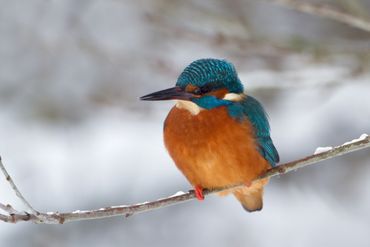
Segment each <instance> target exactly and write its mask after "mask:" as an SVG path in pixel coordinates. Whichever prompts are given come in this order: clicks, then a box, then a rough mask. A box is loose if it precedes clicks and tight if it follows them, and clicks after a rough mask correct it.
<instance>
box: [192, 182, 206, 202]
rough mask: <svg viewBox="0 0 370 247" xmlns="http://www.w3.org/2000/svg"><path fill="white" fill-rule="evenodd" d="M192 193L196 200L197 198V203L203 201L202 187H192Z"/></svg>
mask: <svg viewBox="0 0 370 247" xmlns="http://www.w3.org/2000/svg"><path fill="white" fill-rule="evenodd" d="M194 193H195V196H196V198H197V199H198V200H199V201H203V200H204V195H203V188H202V187H200V186H195V187H194Z"/></svg>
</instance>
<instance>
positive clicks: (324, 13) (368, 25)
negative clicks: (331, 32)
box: [265, 0, 370, 32]
mask: <svg viewBox="0 0 370 247" xmlns="http://www.w3.org/2000/svg"><path fill="white" fill-rule="evenodd" d="M265 1H268V2H272V3H276V4H279V5H283V6H285V7H288V8H291V9H295V10H297V11H300V12H304V13H308V14H312V15H317V16H321V17H324V18H328V19H332V20H335V21H338V22H341V23H345V24H347V25H349V26H351V27H355V28H358V29H361V30H363V31H366V32H370V21H368V20H365V19H363V18H360V17H357V16H354V15H351V14H349V13H346V12H343V11H341V10H338V9H336V8H334V7H332V6H329V5H326V4H314V3H307V2H300V1H296V0H265Z"/></svg>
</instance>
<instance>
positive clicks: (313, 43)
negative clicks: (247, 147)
mask: <svg viewBox="0 0 370 247" xmlns="http://www.w3.org/2000/svg"><path fill="white" fill-rule="evenodd" d="M310 2H321V3H322V2H325V3H329V4H331V5H333V6H335V7H337V8H340V9H343V10H345V11H346V12H349V13H351V14H353V15H356V16H360V17H362V18H365V19H366V18H367V19H369V10H370V1H369V0H355V1H350V0H337V1H334V0H333V1H310ZM0 6H1V8H0V155H1V156H2V158H3V162H4V164H5V166H6V167H7V169H8V171H9V173H10V174H11V175H12V176H13V179H14V180H15V182H16V183H17V184H18V186H19V188H20V189H21V191H22V192H23V193H24V195H25V196H26V197H27V199H28V200H29V201H30V203H31V204H33V206H34V207H35V208H37V209H38V210H41V211H61V212H63V211H71V210H75V209H92V208H100V207H102V206H109V205H117V204H130V203H136V202H142V201H149V200H153V199H157V198H159V197H164V196H168V195H171V194H173V193H175V192H177V191H179V190H184V191H186V190H188V189H190V186H189V185H188V183H187V181H186V180H185V178H184V177H183V176H182V175H181V174H180V172H179V171H177V169H176V168H175V166H174V165H173V163H172V161H171V160H170V158H169V156H168V154H167V152H166V150H165V148H164V145H163V142H162V123H163V120H164V118H165V116H166V114H167V112H168V111H169V109H170V107H171V106H172V104H173V103H172V102H140V101H139V100H138V98H139V97H140V96H142V95H144V94H147V93H150V92H152V91H155V90H160V89H164V88H167V87H170V86H173V85H174V83H175V82H176V79H177V76H178V75H179V74H180V73H181V71H182V70H183V68H184V67H185V66H186V65H188V64H189V63H190V62H192V61H193V60H195V59H199V58H205V57H215V58H226V59H228V60H230V61H231V62H233V63H234V64H235V66H236V68H237V70H238V71H239V75H240V78H241V79H242V81H243V82H244V84H245V88H246V91H247V93H249V94H251V95H253V96H255V97H256V98H258V99H259V100H260V101H261V102H262V103H263V104H264V106H265V108H266V110H267V112H268V113H269V115H270V123H271V127H272V138H273V140H274V142H275V144H276V146H277V148H278V150H279V152H280V156H281V158H282V162H286V161H290V160H293V159H297V158H301V157H304V156H306V155H310V154H312V153H313V152H314V150H315V149H316V147H318V146H333V145H340V144H342V143H344V142H345V141H348V140H351V139H354V138H357V137H359V136H360V135H361V134H362V133H368V134H370V111H369V106H370V97H369V95H370V33H366V32H365V31H361V30H357V29H354V28H352V27H349V26H346V25H343V24H340V23H337V22H334V21H331V20H327V19H325V18H319V17H317V16H312V15H308V14H302V13H299V12H296V11H292V10H289V9H287V8H284V7H281V6H277V5H273V4H270V3H268V2H265V1H257V0H255V1H252V0H232V1H221V0H218V1H211V0H207V1H195V0H194V1H180V0H175V1H170V0H156V1H145V0H139V1H128V0H104V1H103V0H88V1H87V0H80V1H74V0H60V1H56V0H28V1H18V0H0ZM369 174H370V151H369V150H363V151H359V152H356V153H352V154H350V155H346V156H343V157H339V158H335V159H333V160H330V161H327V162H323V163H321V164H318V165H315V166H311V167H308V168H304V169H301V170H299V171H297V172H293V173H290V174H288V175H284V176H281V177H279V178H274V179H273V180H272V181H271V182H270V184H269V185H268V186H267V187H266V193H265V204H264V209H263V210H262V211H261V212H258V213H253V214H250V213H246V212H245V211H244V210H243V209H242V208H241V206H240V205H239V203H238V202H237V201H236V200H235V199H234V198H233V197H224V198H220V197H217V196H211V197H208V198H206V200H205V201H204V202H201V203H199V202H196V201H192V202H188V203H184V204H181V205H177V206H172V207H168V208H164V209H160V210H157V211H153V212H149V213H144V214H140V215H137V216H133V217H130V218H128V219H124V218H111V219H104V220H97V221H85V222H76V223H69V224H66V225H35V224H30V223H19V224H16V225H11V224H5V223H1V222H0V243H1V246H7V247H8V246H9V247H12V246H17V247H23V246H53V247H54V246H57V247H59V246H60V247H62V246H68V247H69V246H71V247H72V246H73V247H74V246H91V247H95V246H148V245H151V246H190V245H191V246H205V245H207V246H214V247H217V246H284V247H289V246H295V247H296V246H335V247H340V246H359V247H360V246H370V235H369V232H370V212H369V208H370V179H369ZM4 180H5V179H3V178H1V179H0V195H1V196H0V201H1V202H2V203H11V204H12V205H13V206H15V207H16V208H22V205H21V204H20V203H19V201H18V200H17V198H16V197H15V196H14V195H13V193H12V191H11V189H10V187H9V185H8V184H7V183H6V182H5V181H4Z"/></svg>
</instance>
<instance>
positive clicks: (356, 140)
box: [342, 134, 368, 146]
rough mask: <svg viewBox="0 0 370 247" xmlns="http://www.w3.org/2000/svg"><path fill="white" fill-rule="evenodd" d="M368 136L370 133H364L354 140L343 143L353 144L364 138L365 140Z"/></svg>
mask: <svg viewBox="0 0 370 247" xmlns="http://www.w3.org/2000/svg"><path fill="white" fill-rule="evenodd" d="M367 137H368V134H362V135H361V136H360V137H359V138H357V139H353V140H352V141H349V142H345V143H343V144H342V146H343V145H349V144H352V143H354V142H359V141H362V140H365V139H366V138H367Z"/></svg>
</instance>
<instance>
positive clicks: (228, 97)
mask: <svg viewBox="0 0 370 247" xmlns="http://www.w3.org/2000/svg"><path fill="white" fill-rule="evenodd" d="M244 97H245V94H243V93H241V94H237V93H227V94H225V96H224V98H223V99H224V100H230V101H234V102H238V101H241V100H242V99H244Z"/></svg>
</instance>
